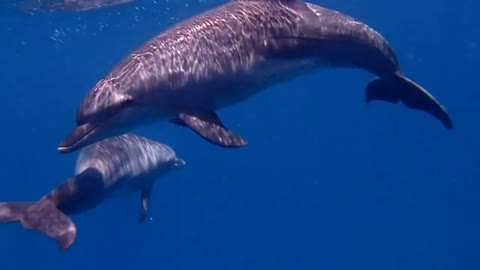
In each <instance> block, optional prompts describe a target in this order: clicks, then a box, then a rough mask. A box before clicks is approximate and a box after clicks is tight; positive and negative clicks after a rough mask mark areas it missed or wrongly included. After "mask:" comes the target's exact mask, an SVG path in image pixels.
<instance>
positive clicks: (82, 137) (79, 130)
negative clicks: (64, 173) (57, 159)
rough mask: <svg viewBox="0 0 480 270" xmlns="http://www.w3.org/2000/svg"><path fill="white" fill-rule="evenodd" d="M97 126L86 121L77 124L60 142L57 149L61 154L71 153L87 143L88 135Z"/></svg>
mask: <svg viewBox="0 0 480 270" xmlns="http://www.w3.org/2000/svg"><path fill="white" fill-rule="evenodd" d="M96 128H97V125H93V124H90V123H86V124H83V125H80V126H77V127H76V128H75V129H74V130H73V131H72V132H70V134H68V136H67V137H65V139H63V141H62V142H61V143H60V145H59V146H58V148H57V150H58V152H60V153H61V154H67V153H71V152H73V151H75V150H78V149H80V148H81V147H83V146H85V145H86V141H87V140H86V139H87V138H88V137H89V136H88V135H89V134H90V133H92V132H93V131H94V130H95V129H96Z"/></svg>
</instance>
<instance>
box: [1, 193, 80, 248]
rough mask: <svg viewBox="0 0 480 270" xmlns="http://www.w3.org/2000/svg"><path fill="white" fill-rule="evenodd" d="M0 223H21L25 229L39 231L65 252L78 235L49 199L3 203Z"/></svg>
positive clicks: (68, 220)
mask: <svg viewBox="0 0 480 270" xmlns="http://www.w3.org/2000/svg"><path fill="white" fill-rule="evenodd" d="M0 222H2V223H11V222H20V223H21V224H22V226H23V227H24V228H27V229H31V230H35V231H39V232H41V233H44V234H46V235H47V236H49V237H51V238H53V239H55V240H57V242H58V244H59V245H60V247H61V248H62V249H63V250H65V249H67V248H68V247H69V246H70V245H71V244H72V243H73V241H74V240H75V236H76V233H77V229H76V227H75V224H74V223H73V222H72V220H71V219H70V218H69V217H67V216H66V215H65V214H63V213H62V212H61V211H60V210H58V209H57V207H56V205H55V204H54V203H53V202H52V201H50V200H48V199H42V200H40V201H37V202H1V203H0Z"/></svg>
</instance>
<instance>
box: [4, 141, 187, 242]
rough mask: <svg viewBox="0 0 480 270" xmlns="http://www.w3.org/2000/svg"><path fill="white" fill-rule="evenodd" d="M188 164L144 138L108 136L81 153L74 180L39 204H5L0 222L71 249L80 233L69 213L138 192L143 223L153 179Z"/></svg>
mask: <svg viewBox="0 0 480 270" xmlns="http://www.w3.org/2000/svg"><path fill="white" fill-rule="evenodd" d="M185 163H186V162H185V161H184V160H183V159H180V158H177V156H176V154H175V152H174V151H173V149H171V148H170V147H169V146H168V145H165V144H162V143H159V142H156V141H152V140H149V139H147V138H145V137H140V136H136V135H133V134H124V135H121V136H118V137H112V138H107V139H105V140H102V141H100V142H98V143H95V144H91V145H89V146H87V147H85V148H84V149H82V151H81V152H80V155H79V156H78V159H77V164H76V168H75V176H73V177H71V178H69V179H68V180H67V181H65V182H63V183H61V184H60V185H59V186H57V187H56V188H55V189H53V190H52V191H50V192H49V193H47V194H46V195H45V196H43V197H42V198H41V199H40V200H38V201H35V202H1V203H0V222H2V223H11V222H20V223H21V224H22V226H23V227H25V228H27V229H32V230H35V231H38V232H41V233H44V234H45V235H47V236H49V237H51V238H53V239H55V240H57V242H58V244H59V246H60V247H61V248H62V249H67V248H68V247H70V246H71V245H72V243H73V242H74V240H75V237H76V234H77V228H76V226H75V224H74V223H73V221H72V220H71V219H70V218H69V217H68V215H73V214H79V213H82V212H85V211H88V210H91V209H93V208H95V207H97V206H98V205H100V204H101V203H102V202H103V201H104V200H105V199H107V198H110V197H112V196H122V195H130V194H134V193H140V194H141V207H140V215H139V221H144V220H145V218H146V217H147V214H148V210H149V206H150V200H151V199H150V198H151V193H152V189H153V185H154V182H155V180H157V179H158V177H159V176H161V175H164V174H165V173H167V172H169V171H171V170H172V169H174V168H179V167H182V166H183V165H185Z"/></svg>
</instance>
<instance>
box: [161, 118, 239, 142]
mask: <svg viewBox="0 0 480 270" xmlns="http://www.w3.org/2000/svg"><path fill="white" fill-rule="evenodd" d="M170 122H172V123H175V124H177V125H180V126H184V127H189V128H191V129H192V130H193V131H195V132H196V133H197V134H198V135H200V136H201V137H202V138H203V139H205V140H206V141H209V142H211V143H214V144H216V145H219V146H223V147H228V148H233V147H242V146H245V145H246V144H247V141H246V140H244V139H243V138H242V137H240V136H238V135H236V134H235V133H233V132H231V131H229V130H228V129H227V128H226V127H225V125H223V123H222V122H221V121H220V119H219V118H218V116H217V114H216V113H215V112H213V111H194V112H190V113H185V112H183V113H180V114H178V115H177V118H176V119H174V120H171V121H170Z"/></svg>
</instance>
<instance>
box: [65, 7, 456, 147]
mask: <svg viewBox="0 0 480 270" xmlns="http://www.w3.org/2000/svg"><path fill="white" fill-rule="evenodd" d="M319 67H349V68H360V69H363V70H366V71H368V72H370V73H372V74H374V75H376V76H377V78H375V79H374V80H373V81H371V82H370V83H369V84H368V85H367V87H366V92H365V95H366V100H367V102H370V101H372V100H383V101H387V102H391V103H397V102H399V101H402V103H403V104H405V105H406V106H407V107H410V108H413V109H417V110H421V111H425V112H427V113H429V114H431V115H433V116H434V117H436V118H437V119H438V120H440V121H441V122H442V123H443V125H444V126H445V127H446V128H448V129H451V128H452V121H451V119H450V117H449V115H448V114H447V112H446V110H445V109H444V107H443V106H442V105H441V104H440V103H439V102H438V101H437V100H436V99H435V98H434V97H433V96H432V95H430V94H429V93H428V92H427V91H426V90H425V89H423V88H422V87H421V86H419V85H418V84H416V83H415V82H413V81H411V80H410V79H408V78H406V77H405V76H403V75H402V73H401V71H400V68H399V64H398V61H397V58H396V56H395V53H394V51H393V49H392V48H391V47H390V45H389V44H388V42H387V41H386V40H385V39H384V38H383V37H382V36H381V35H380V34H379V33H378V32H376V31H375V30H373V29H372V28H370V27H369V26H368V25H366V24H364V23H362V22H360V21H358V20H356V19H354V18H352V17H349V16H347V15H344V14H342V13H340V12H338V11H335V10H330V9H326V8H323V7H320V6H317V5H314V4H311V3H306V2H303V1H300V0H236V1H230V2H228V3H226V4H224V5H222V6H219V7H217V8H214V9H212V10H209V11H206V12H204V13H202V14H199V15H197V16H195V17H193V18H190V19H188V20H186V21H183V22H180V23H179V24H177V25H175V26H173V27H171V28H169V29H167V30H166V31H164V32H163V33H160V34H159V35H157V36H156V37H154V38H153V39H151V40H150V41H148V42H147V43H145V44H144V45H143V46H141V47H140V48H139V49H137V50H136V51H134V52H133V53H131V54H130V55H129V56H128V57H127V58H126V59H124V60H123V61H122V62H121V63H120V64H119V65H117V66H116V67H115V68H114V69H113V70H112V71H111V72H110V73H109V74H108V75H106V76H105V77H104V78H103V79H101V80H100V81H99V82H98V83H97V84H96V85H95V86H94V88H93V89H92V90H91V91H90V93H88V95H87V96H86V98H85V99H84V100H83V102H82V103H81V105H80V107H79V109H78V113H77V119H76V122H77V127H76V128H75V129H74V130H73V131H72V132H71V133H70V134H69V135H68V136H67V137H66V138H65V139H64V140H63V141H62V142H61V143H60V145H59V146H58V151H59V152H60V153H68V152H72V151H75V150H76V149H80V148H82V147H84V146H86V145H88V144H91V143H93V142H96V141H98V140H101V139H103V138H106V137H109V136H114V135H118V134H122V133H124V132H127V131H129V130H132V129H134V128H136V127H138V126H141V125H144V124H147V123H151V122H154V121H170V122H173V123H176V124H178V125H181V126H185V127H189V128H191V129H192V130H193V131H195V132H196V133H197V134H199V135H200V136H201V137H202V138H204V139H205V140H207V141H209V142H212V143H214V144H217V145H219V146H223V147H241V146H244V145H246V140H245V139H243V138H242V137H241V136H239V135H237V134H235V133H234V132H232V131H230V130H228V129H227V128H226V127H225V125H224V124H223V123H222V122H221V120H220V119H219V117H218V116H217V114H216V111H217V110H218V109H220V108H223V107H225V106H229V105H232V104H235V103H238V102H240V101H242V100H245V99H247V98H250V97H252V96H253V95H255V94H257V93H259V92H260V91H261V90H263V89H265V88H267V87H269V86H271V85H273V84H275V83H279V82H282V81H285V80H287V79H290V78H293V77H295V76H298V75H300V74H304V73H306V72H310V71H313V70H315V69H317V68H319Z"/></svg>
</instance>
